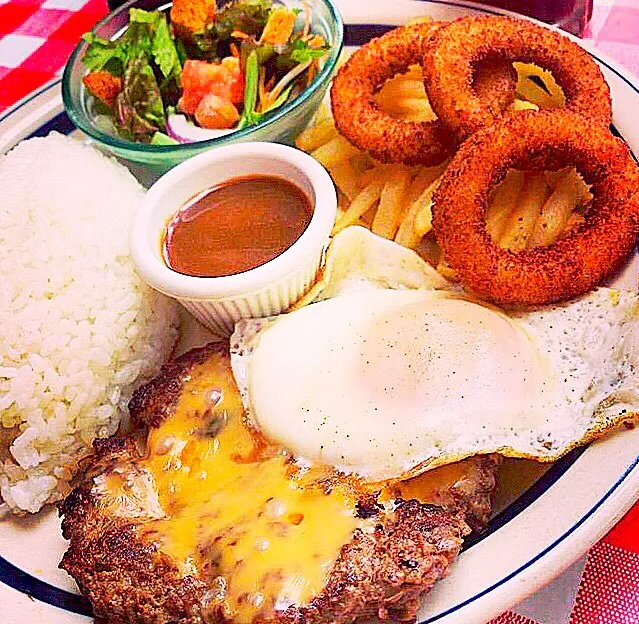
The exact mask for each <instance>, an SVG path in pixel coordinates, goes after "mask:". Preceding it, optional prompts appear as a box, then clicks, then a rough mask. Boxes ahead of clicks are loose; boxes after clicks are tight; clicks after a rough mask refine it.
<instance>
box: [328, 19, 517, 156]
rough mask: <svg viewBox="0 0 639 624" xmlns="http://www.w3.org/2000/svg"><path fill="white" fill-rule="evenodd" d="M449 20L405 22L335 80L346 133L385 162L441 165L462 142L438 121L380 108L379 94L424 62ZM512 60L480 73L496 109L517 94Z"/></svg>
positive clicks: (337, 110)
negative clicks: (404, 117)
mask: <svg viewBox="0 0 639 624" xmlns="http://www.w3.org/2000/svg"><path fill="white" fill-rule="evenodd" d="M442 24H443V22H420V23H417V24H412V25H410V26H401V27H399V28H396V29H394V30H391V31H389V32H387V33H386V34H384V35H382V36H381V37H378V38H376V39H372V40H371V41H369V42H368V43H367V44H365V45H364V46H362V47H361V48H359V49H358V50H357V51H356V52H354V53H353V55H352V56H351V57H350V59H349V60H348V61H347V62H346V63H345V65H344V66H343V67H342V68H341V69H340V71H339V73H338V74H337V76H336V77H335V80H334V81H333V85H332V87H331V105H332V109H333V116H334V118H335V126H336V127H337V129H338V131H339V132H340V134H342V135H343V136H344V137H346V139H348V140H349V141H350V142H351V143H352V144H353V145H355V146H356V147H358V148H359V149H361V150H363V151H365V152H368V153H369V154H371V155H372V156H373V157H374V158H376V159H377V160H379V161H381V162H384V163H404V164H407V165H416V164H421V165H428V166H433V165H439V164H440V163H442V162H444V161H445V160H446V159H448V158H450V156H452V154H453V152H454V149H455V147H456V142H455V141H454V139H453V137H452V136H451V135H450V133H449V132H448V131H447V130H446V129H445V128H444V127H443V126H442V124H441V123H440V122H438V121H428V122H414V121H404V120H401V119H397V118H396V117H393V116H392V115H389V114H388V113H385V112H383V111H382V110H380V108H379V106H378V105H377V102H376V101H375V97H374V96H375V93H376V92H377V91H378V90H379V89H380V88H381V87H382V86H383V85H384V83H385V82H386V81H387V80H389V79H390V78H392V77H393V76H395V75H397V74H399V73H403V72H406V71H408V69H409V67H410V66H411V65H415V64H419V63H421V59H422V49H423V45H424V42H425V41H426V40H427V39H429V38H430V37H431V36H432V35H433V33H435V32H436V31H437V30H438V29H439V28H440V26H441V25H442ZM516 82H517V75H516V72H515V70H514V68H513V67H512V65H510V64H503V63H499V64H495V63H489V64H487V65H486V67H481V71H478V72H477V79H476V83H477V86H476V88H477V92H478V93H479V94H480V96H481V97H482V99H483V101H487V102H488V104H487V105H488V106H489V108H490V109H491V110H496V111H499V112H501V111H503V110H504V109H505V108H506V107H507V106H508V105H509V104H510V103H511V102H512V101H513V100H514V97H515V87H516Z"/></svg>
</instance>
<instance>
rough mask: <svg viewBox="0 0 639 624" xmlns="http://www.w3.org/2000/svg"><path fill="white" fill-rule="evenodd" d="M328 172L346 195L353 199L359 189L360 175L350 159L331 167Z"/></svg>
mask: <svg viewBox="0 0 639 624" xmlns="http://www.w3.org/2000/svg"><path fill="white" fill-rule="evenodd" d="M328 172H329V173H330V174H331V178H333V182H335V185H336V186H337V188H338V189H339V190H340V191H341V192H342V193H344V195H346V197H347V198H348V199H349V200H351V201H352V200H353V198H354V197H355V195H357V193H358V191H359V188H360V187H359V175H358V173H357V171H356V170H355V168H354V167H353V164H352V163H351V161H350V160H345V161H343V162H341V163H337V164H336V165H335V166H334V167H331V168H330V169H329V170H328Z"/></svg>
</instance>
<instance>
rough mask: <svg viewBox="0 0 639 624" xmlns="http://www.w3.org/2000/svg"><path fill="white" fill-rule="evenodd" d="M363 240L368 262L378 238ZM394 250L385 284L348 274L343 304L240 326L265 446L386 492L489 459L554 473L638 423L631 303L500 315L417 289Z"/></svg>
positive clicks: (238, 364)
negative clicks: (390, 486) (564, 460)
mask: <svg viewBox="0 0 639 624" xmlns="http://www.w3.org/2000/svg"><path fill="white" fill-rule="evenodd" d="M344 232H346V230H345V231H344ZM349 236H352V234H349ZM357 237H358V241H357V243H358V245H359V246H361V245H363V246H364V247H368V248H369V249H368V251H367V252H366V253H365V254H364V255H370V254H371V253H373V251H372V249H373V248H376V247H377V245H378V241H377V240H375V238H376V237H374V235H372V234H369V235H363V234H361V233H358V234H357ZM335 240H336V241H337V242H338V243H339V242H340V241H339V240H338V237H336V239H335ZM345 247H346V248H345V249H344V250H343V251H342V252H340V253H346V254H347V257H351V258H352V254H349V253H348V245H346V246H345ZM389 250H390V248H388V247H387V248H385V249H384V253H385V269H384V273H385V276H386V277H385V278H384V279H383V280H379V279H377V278H378V277H379V276H378V275H372V277H371V279H368V278H367V271H368V268H367V267H368V266H369V265H368V264H367V263H352V262H351V265H350V269H349V271H348V272H347V274H340V276H339V279H338V280H337V282H339V283H335V282H334V283H331V284H328V285H326V287H325V288H324V289H323V291H322V292H327V291H328V292H331V293H337V294H335V295H334V296H331V297H330V298H323V299H322V300H316V302H314V303H306V305H304V306H303V307H301V308H299V309H297V310H295V311H293V312H290V313H288V314H284V315H280V316H277V317H273V318H271V319H262V320H245V321H241V322H240V323H239V324H238V325H237V326H236V330H235V333H234V335H233V337H232V339H231V350H232V365H233V370H234V374H235V377H236V380H237V382H238V385H239V388H240V391H241V393H242V397H243V402H244V404H245V407H246V408H247V410H248V414H249V417H250V419H251V420H252V421H253V423H254V424H255V425H256V426H257V427H258V428H259V429H260V430H261V431H262V432H263V433H264V435H265V436H266V437H268V438H270V439H271V440H274V441H276V442H278V443H279V444H281V445H282V446H283V447H285V448H286V449H289V450H290V451H291V453H292V454H294V455H295V456H296V457H298V458H304V459H306V460H308V461H311V462H317V463H323V464H329V465H333V466H336V467H337V468H339V469H340V470H343V471H345V472H349V473H357V474H359V475H361V476H362V477H364V478H366V479H370V480H374V481H377V480H380V481H381V480H389V479H404V478H407V477H409V476H414V475H416V474H419V473H420V472H423V471H424V470H426V469H430V468H434V467H436V466H438V465H442V464H446V463H451V462H454V461H458V460H460V459H462V458H464V457H469V456H472V455H477V454H485V453H493V452H496V453H500V454H502V455H506V456H511V457H526V458H531V459H536V460H541V461H552V460H555V459H557V458H558V457H560V456H561V455H562V454H564V453H566V452H567V451H568V450H570V449H571V448H574V447H575V446H576V445H578V444H583V443H585V442H588V441H590V440H592V439H595V438H597V437H600V436H601V435H603V434H604V433H606V432H607V431H609V430H611V429H612V428H614V427H615V426H618V425H619V424H620V423H622V422H625V421H629V420H631V419H633V418H635V417H636V412H638V411H639V298H638V297H637V295H636V294H635V293H631V292H622V291H618V290H613V289H607V288H600V289H598V290H596V291H594V292H592V293H590V294H588V295H586V296H584V297H582V298H580V299H578V300H575V301H572V302H570V303H566V304H561V305H555V306H547V307H544V308H543V309H542V308H540V309H536V310H528V311H518V312H513V311H505V310H499V309H497V308H495V307H492V306H489V305H487V304H484V303H482V302H480V301H477V300H474V299H473V298H471V297H470V296H469V295H467V294H466V293H464V292H463V291H461V290H458V289H455V288H454V287H450V288H442V287H441V286H442V285H441V284H438V283H435V282H432V283H429V284H426V283H423V284H417V285H416V284H415V282H410V280H408V281H409V282H410V283H408V282H407V281H405V280H404V278H405V271H403V269H402V264H403V263H402V260H401V259H399V258H398V257H396V256H394V255H393V253H392V252H390V251H389ZM359 253H363V252H362V250H361V249H360V250H359ZM402 253H403V252H402ZM402 258H403V259H405V257H404V256H402ZM338 260H339V258H334V261H335V262H336V263H338ZM393 267H395V268H393ZM404 268H405V267H404ZM393 276H395V277H396V279H392V277H393ZM340 284H341V285H340ZM349 284H350V285H351V286H352V285H353V284H356V288H352V287H349V286H348V285H349ZM320 299H321V297H320Z"/></svg>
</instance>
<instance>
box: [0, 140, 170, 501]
mask: <svg viewBox="0 0 639 624" xmlns="http://www.w3.org/2000/svg"><path fill="white" fill-rule="evenodd" d="M143 194H144V190H143V189H142V187H141V186H140V185H139V184H138V182H137V181H136V180H135V178H134V177H133V176H132V175H131V174H130V173H129V171H128V170H127V169H126V168H125V167H123V166H122V165H120V164H118V163H117V162H116V161H115V160H113V159H110V158H107V157H106V156H104V155H103V154H101V153H100V152H98V151H97V150H96V149H94V148H92V147H90V146H88V145H83V144H81V143H80V142H78V141H76V140H74V139H71V138H68V137H65V136H62V135H60V134H57V133H52V134H50V135H49V136H48V137H46V138H34V139H30V140H28V141H24V142H23V143H21V144H20V145H18V146H17V147H16V148H15V149H13V150H12V151H11V152H10V153H9V154H7V155H5V156H0V496H1V500H0V512H1V511H5V512H6V511H7V509H10V510H11V511H13V512H18V513H24V512H32V513H35V512H37V511H38V510H39V509H40V508H41V507H42V506H43V505H44V504H45V503H50V502H55V501H57V500H60V499H61V498H63V497H64V496H65V495H66V494H67V493H68V492H69V489H70V488H69V482H70V480H71V478H72V477H73V475H74V473H75V471H76V468H77V462H78V460H79V459H81V458H82V457H84V456H85V455H86V454H87V453H88V452H89V451H90V447H91V443H92V441H93V440H94V438H96V437H105V436H109V435H111V434H113V433H115V431H116V430H117V429H118V425H119V424H120V421H121V420H122V419H123V418H126V416H127V402H128V400H129V398H130V396H131V394H132V392H133V390H134V389H135V388H136V387H137V386H139V385H140V384H141V383H142V382H143V381H145V380H147V379H149V378H151V377H152V376H154V375H155V374H157V372H158V370H159V368H160V366H161V365H162V364H163V363H164V362H165V360H166V359H167V358H168V357H169V356H170V354H171V351H172V349H173V347H174V345H175V342H176V339H177V324H178V317H177V306H176V304H175V303H174V302H173V301H171V300H169V299H168V298H166V297H164V296H163V295H161V294H159V293H157V292H156V291H154V290H152V289H151V288H149V287H148V286H146V284H145V283H143V282H142V280H141V279H140V278H139V277H138V276H137V274H136V273H135V270H134V266H133V263H132V261H131V259H130V257H129V244H128V235H129V228H130V226H131V223H132V219H133V215H134V212H135V210H136V208H137V206H138V205H139V202H140V200H141V199H142V197H143Z"/></svg>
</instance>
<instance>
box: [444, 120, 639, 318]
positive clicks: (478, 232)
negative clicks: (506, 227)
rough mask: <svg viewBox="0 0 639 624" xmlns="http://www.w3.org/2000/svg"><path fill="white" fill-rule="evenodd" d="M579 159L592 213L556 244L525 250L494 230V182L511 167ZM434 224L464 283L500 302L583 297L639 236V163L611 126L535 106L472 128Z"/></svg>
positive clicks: (447, 178) (450, 171)
mask: <svg viewBox="0 0 639 624" xmlns="http://www.w3.org/2000/svg"><path fill="white" fill-rule="evenodd" d="M566 166H575V167H576V168H577V171H578V172H579V173H580V174H581V175H582V176H583V178H584V180H585V181H586V183H588V184H592V195H593V200H592V204H591V206H590V208H589V209H588V210H587V212H586V214H585V220H584V221H583V223H581V224H580V225H579V226H578V227H576V228H575V229H574V230H571V231H570V232H568V233H565V234H564V235H563V236H562V237H560V238H559V239H558V240H557V241H555V242H554V243H552V244H551V245H549V246H547V247H533V248H531V249H527V250H524V251H520V252H518V253H515V252H512V251H510V250H508V249H504V248H502V247H500V246H498V245H497V243H496V242H495V241H493V239H492V238H491V237H490V235H489V234H488V232H487V230H486V220H485V214H486V204H487V199H488V195H489V193H490V191H491V190H492V189H494V188H495V187H496V186H497V184H499V182H501V181H502V180H503V178H504V176H505V175H506V172H507V171H508V169H510V168H515V169H533V170H545V169H546V170H557V169H560V168H563V167H566ZM432 212H433V229H434V231H435V236H436V238H437V242H438V243H439V245H440V247H441V248H442V251H443V253H444V257H445V259H446V262H447V263H448V264H449V265H450V266H451V267H452V268H453V269H454V270H455V271H456V272H457V275H458V276H459V278H460V279H461V282H462V284H463V285H464V286H465V287H467V288H469V289H470V290H471V291H473V292H474V293H475V294H477V295H478V296H479V297H481V298H483V299H486V300H488V301H491V302H493V303H497V304H500V305H541V304H547V303H553V302H558V301H564V300H567V299H570V298H572V297H576V296H578V295H581V294H583V293H585V292H588V291H589V290H591V289H592V288H594V287H596V286H597V285H599V284H600V283H601V282H602V280H604V279H606V278H607V277H610V276H611V275H612V274H613V273H614V272H615V271H616V270H618V269H619V268H620V267H621V266H622V264H623V263H624V261H625V260H626V259H627V258H628V256H629V255H630V254H631V253H632V250H633V249H634V247H635V244H636V243H637V237H638V236H639V170H638V168H637V165H636V163H635V161H634V160H633V159H632V156H631V155H630V152H629V150H628V148H627V146H626V145H625V143H623V141H621V140H620V139H617V138H615V137H613V136H612V134H610V133H609V131H608V130H606V129H605V128H603V127H601V126H595V125H593V124H592V123H591V122H590V121H589V120H587V119H584V118H583V117H581V116H580V115H577V114H575V113H571V112H569V111H564V110H556V111H552V112H533V111H525V112H520V113H518V114H517V115H512V116H508V117H505V118H504V119H503V120H501V121H499V122H497V123H496V124H494V125H493V126H491V127H488V128H486V129H484V130H480V131H479V132H477V133H475V134H474V135H473V136H471V137H470V138H469V139H468V140H467V141H466V142H465V143H464V144H463V145H462V146H461V148H460V149H459V151H458V152H457V154H456V155H455V156H454V157H453V159H452V161H451V163H450V164H449V166H448V168H447V169H446V172H445V173H444V175H443V176H442V180H441V183H440V185H439V188H438V189H437V191H436V193H435V195H434V203H433V207H432Z"/></svg>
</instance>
